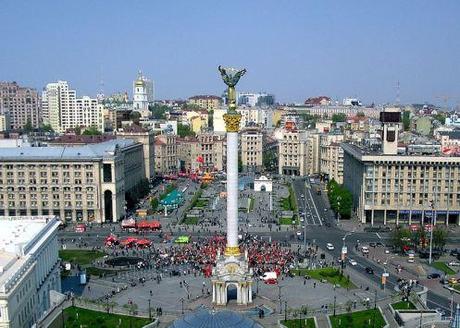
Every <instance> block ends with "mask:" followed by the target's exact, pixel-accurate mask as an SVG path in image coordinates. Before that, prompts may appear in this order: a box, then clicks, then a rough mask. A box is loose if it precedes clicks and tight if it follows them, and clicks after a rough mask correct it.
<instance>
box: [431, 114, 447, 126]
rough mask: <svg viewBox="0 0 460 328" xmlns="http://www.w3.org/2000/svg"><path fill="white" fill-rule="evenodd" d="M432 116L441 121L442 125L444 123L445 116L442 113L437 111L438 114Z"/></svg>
mask: <svg viewBox="0 0 460 328" xmlns="http://www.w3.org/2000/svg"><path fill="white" fill-rule="evenodd" d="M433 118H434V119H435V120H438V121H439V122H441V124H442V125H444V124H446V116H445V115H444V114H441V113H439V114H436V115H433Z"/></svg>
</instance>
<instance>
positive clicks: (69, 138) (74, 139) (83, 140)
mask: <svg viewBox="0 0 460 328" xmlns="http://www.w3.org/2000/svg"><path fill="white" fill-rule="evenodd" d="M112 139H115V136H114V135H111V134H103V135H98V136H87V135H74V134H65V135H63V136H60V137H58V138H56V139H54V140H53V141H50V142H49V143H50V144H69V145H70V144H83V145H86V144H93V143H100V142H105V141H108V140H112Z"/></svg>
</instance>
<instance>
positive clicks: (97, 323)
mask: <svg viewBox="0 0 460 328" xmlns="http://www.w3.org/2000/svg"><path fill="white" fill-rule="evenodd" d="M77 313H78V319H77ZM64 318H65V327H67V328H74V327H75V328H80V327H97V328H112V327H117V328H118V327H120V328H130V327H132V328H141V327H143V326H145V325H147V324H148V323H150V320H149V319H146V318H137V317H130V316H125V315H118V314H112V313H110V314H107V313H105V312H97V311H91V310H86V309H82V308H78V307H74V306H71V307H69V308H67V309H65V310H64ZM120 322H121V324H120Z"/></svg>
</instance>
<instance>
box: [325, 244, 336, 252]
mask: <svg viewBox="0 0 460 328" xmlns="http://www.w3.org/2000/svg"><path fill="white" fill-rule="evenodd" d="M326 248H327V249H328V250H329V251H333V250H334V245H332V244H331V243H327V244H326Z"/></svg>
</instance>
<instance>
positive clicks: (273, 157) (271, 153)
mask: <svg viewBox="0 0 460 328" xmlns="http://www.w3.org/2000/svg"><path fill="white" fill-rule="evenodd" d="M277 162H278V159H277V152H276V150H274V149H270V150H267V151H264V153H263V154H262V164H263V166H264V168H265V170H267V171H272V170H274V169H275V168H276V166H277Z"/></svg>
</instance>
